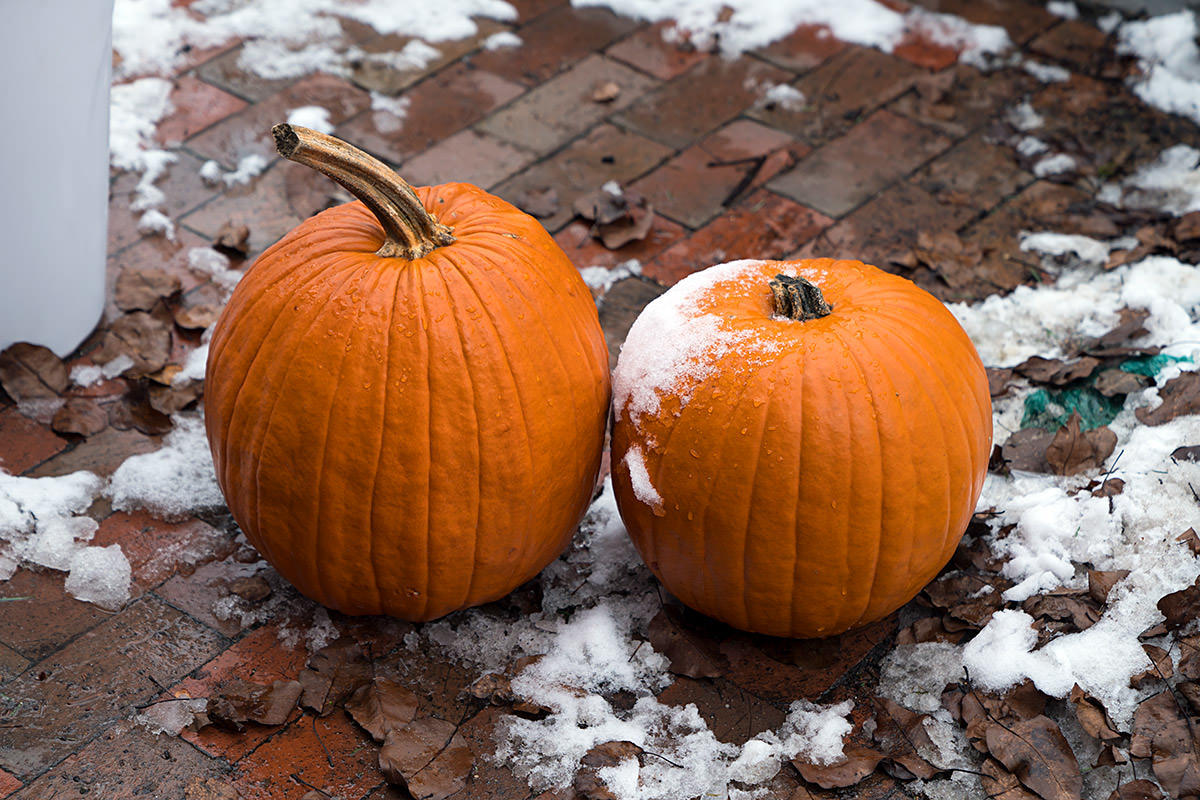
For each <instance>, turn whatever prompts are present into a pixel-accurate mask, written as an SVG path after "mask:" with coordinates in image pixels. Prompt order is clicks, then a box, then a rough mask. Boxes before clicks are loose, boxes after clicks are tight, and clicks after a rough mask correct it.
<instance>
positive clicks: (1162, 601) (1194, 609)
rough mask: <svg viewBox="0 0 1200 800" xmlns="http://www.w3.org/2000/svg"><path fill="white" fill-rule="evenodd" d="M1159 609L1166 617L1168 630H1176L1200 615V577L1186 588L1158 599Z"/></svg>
mask: <svg viewBox="0 0 1200 800" xmlns="http://www.w3.org/2000/svg"><path fill="white" fill-rule="evenodd" d="M1158 610H1159V611H1161V612H1162V615H1163V616H1164V617H1166V622H1165V624H1166V626H1167V630H1172V631H1173V630H1175V629H1176V628H1181V627H1183V626H1184V625H1186V624H1188V623H1189V622H1191V621H1192V620H1194V619H1196V617H1197V616H1198V615H1200V578H1198V579H1197V580H1196V582H1195V583H1193V584H1192V585H1191V586H1189V587H1187V588H1186V589H1180V590H1179V591H1178V592H1170V593H1168V594H1165V595H1163V596H1162V597H1160V598H1159V599H1158Z"/></svg>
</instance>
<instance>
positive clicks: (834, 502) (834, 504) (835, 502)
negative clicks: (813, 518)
mask: <svg viewBox="0 0 1200 800" xmlns="http://www.w3.org/2000/svg"><path fill="white" fill-rule="evenodd" d="M829 505H830V506H832V507H833V508H837V500H834V501H833V502H832V503H830V504H829Z"/></svg>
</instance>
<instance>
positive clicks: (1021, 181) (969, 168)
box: [913, 134, 1033, 211]
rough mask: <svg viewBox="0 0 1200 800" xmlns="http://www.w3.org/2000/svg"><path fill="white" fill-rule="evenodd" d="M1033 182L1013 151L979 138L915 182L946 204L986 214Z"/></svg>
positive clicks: (962, 144) (944, 156)
mask: <svg viewBox="0 0 1200 800" xmlns="http://www.w3.org/2000/svg"><path fill="white" fill-rule="evenodd" d="M1032 180H1033V176H1032V175H1030V174H1029V173H1027V172H1025V171H1024V170H1022V169H1020V168H1019V167H1018V166H1017V164H1016V162H1015V161H1014V160H1013V155H1012V150H1011V149H1010V148H1007V147H1002V146H1000V145H995V144H991V143H990V142H988V141H987V140H986V139H985V138H984V137H983V136H982V135H979V134H976V135H974V136H972V137H970V138H969V139H966V140H964V141H962V142H959V143H958V144H956V145H955V146H954V147H952V148H950V149H949V150H947V151H946V152H945V153H943V154H942V155H940V156H938V157H937V158H936V159H934V160H933V161H932V162H930V163H929V164H927V165H926V166H924V167H922V168H921V169H920V170H918V171H917V173H916V174H915V175H914V176H913V181H914V182H915V183H916V184H917V185H918V186H920V187H921V188H922V189H924V190H925V191H927V192H929V193H930V194H932V195H933V196H934V197H937V198H938V199H939V201H941V202H943V203H953V204H958V205H969V206H971V207H972V208H975V209H978V210H981V211H986V210H988V209H990V208H992V207H993V206H995V205H996V204H998V203H1000V202H1002V201H1003V200H1005V199H1007V198H1008V197H1009V196H1010V195H1012V194H1014V193H1015V192H1016V191H1017V190H1019V189H1020V188H1021V187H1023V186H1025V185H1027V184H1028V183H1030V182H1031V181H1032Z"/></svg>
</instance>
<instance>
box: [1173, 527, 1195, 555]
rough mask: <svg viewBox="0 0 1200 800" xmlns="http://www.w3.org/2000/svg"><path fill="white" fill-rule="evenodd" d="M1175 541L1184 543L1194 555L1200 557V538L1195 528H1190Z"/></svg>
mask: <svg viewBox="0 0 1200 800" xmlns="http://www.w3.org/2000/svg"><path fill="white" fill-rule="evenodd" d="M1175 541H1177V542H1183V543H1184V544H1186V545H1187V546H1188V549H1189V550H1191V551H1192V555H1197V556H1200V536H1197V535H1196V529H1195V528H1188V529H1187V530H1186V531H1184V532H1183V533H1181V534H1179V535H1178V536H1176V537H1175Z"/></svg>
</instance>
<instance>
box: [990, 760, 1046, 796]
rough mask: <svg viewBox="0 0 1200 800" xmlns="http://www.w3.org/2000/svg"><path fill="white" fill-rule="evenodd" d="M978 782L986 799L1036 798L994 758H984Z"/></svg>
mask: <svg viewBox="0 0 1200 800" xmlns="http://www.w3.org/2000/svg"><path fill="white" fill-rule="evenodd" d="M980 771H981V772H982V775H981V776H980V779H979V780H980V784H981V785H982V786H983V791H984V792H985V793H987V797H988V800H1038V796H1037V795H1036V794H1034V793H1033V792H1031V791H1029V790H1028V789H1026V788H1025V787H1024V786H1022V785H1021V782H1020V781H1019V780H1017V776H1016V775H1013V774H1012V773H1011V772H1009V771H1008V770H1007V769H1005V768H1004V765H1003V764H1001V763H1000V762H999V761H997V760H996V759H994V758H988V759H985V760H984V762H983V767H982V769H981V770H980Z"/></svg>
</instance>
